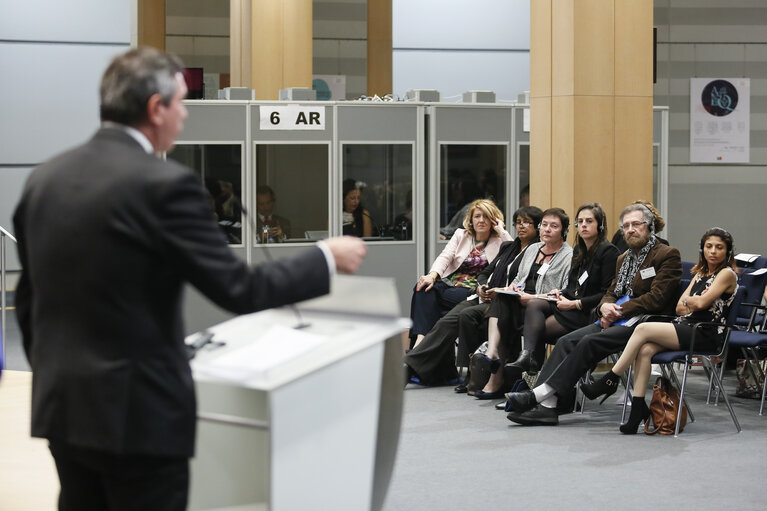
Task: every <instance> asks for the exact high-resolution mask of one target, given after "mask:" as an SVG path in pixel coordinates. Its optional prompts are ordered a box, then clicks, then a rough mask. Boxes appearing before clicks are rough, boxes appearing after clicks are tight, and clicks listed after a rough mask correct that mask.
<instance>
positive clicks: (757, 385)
mask: <svg viewBox="0 0 767 511" xmlns="http://www.w3.org/2000/svg"><path fill="white" fill-rule="evenodd" d="M746 364H748V365H750V366H751V369H749V368H748V365H746ZM756 364H757V363H756V362H754V361H753V360H745V359H743V358H739V359H738V363H737V366H736V367H735V376H737V378H738V387H737V388H736V389H735V395H736V396H738V397H745V398H747V399H761V398H762V393H761V391H760V389H761V388H762V384H763V383H764V370H765V366H766V365H767V359H764V360H760V361H759V367H761V369H762V370H761V371H759V367H757V365H756ZM752 371H753V372H752ZM754 375H756V377H757V380H756V381H755V380H754Z"/></svg>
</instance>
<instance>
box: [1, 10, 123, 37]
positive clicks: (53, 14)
mask: <svg viewBox="0 0 767 511" xmlns="http://www.w3.org/2000/svg"><path fill="white" fill-rule="evenodd" d="M130 5H131V1H130V0H66V1H59V2H52V1H51V0H23V1H21V0H0V13H2V14H1V15H0V39H6V40H19V41H82V42H85V41H87V42H100V43H126V44H127V43H130Z"/></svg>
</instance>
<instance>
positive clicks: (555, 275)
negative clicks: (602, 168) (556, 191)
mask: <svg viewBox="0 0 767 511" xmlns="http://www.w3.org/2000/svg"><path fill="white" fill-rule="evenodd" d="M569 226H570V217H569V216H567V213H565V211H564V210H563V209H561V208H549V209H547V210H546V211H544V212H543V218H542V220H541V223H540V224H539V225H538V234H539V236H540V239H541V241H540V242H538V243H533V244H532V245H530V246H528V247H527V249H526V250H525V251H524V252H523V253H522V254H521V255H520V258H521V259H520V263H519V270H518V272H517V275H516V277H514V280H512V282H511V284H510V285H509V286H508V288H506V289H505V290H502V291H501V292H500V293H499V294H496V296H495V298H493V301H492V302H491V303H490V310H489V311H488V312H487V316H488V325H487V342H488V347H487V352H485V354H484V356H483V355H475V357H477V362H478V363H479V364H484V365H489V370H490V379H489V380H488V382H487V384H486V385H485V387H484V388H483V389H482V390H481V391H477V392H475V393H474V396H475V397H476V398H478V399H495V398H498V397H502V396H503V391H504V389H502V386H503V382H504V378H503V376H502V375H501V374H500V372H499V371H498V369H499V368H500V367H502V366H503V361H504V359H507V358H510V356H512V354H513V356H516V354H515V353H514V350H515V349H518V346H519V326H518V325H519V324H520V323H521V316H522V313H523V309H524V307H525V306H527V305H528V304H529V303H530V302H531V301H533V300H535V299H536V298H538V297H539V296H548V295H547V293H549V294H550V293H551V291H555V290H557V289H562V288H564V287H565V286H566V285H567V277H568V272H569V271H570V262H571V259H572V255H573V249H572V247H571V246H570V245H568V244H567V243H565V241H566V240H567V229H568V227H569ZM504 291H507V292H511V293H513V294H506V293H505V292H504ZM548 297H549V298H551V299H553V297H554V295H551V296H548ZM473 374H476V373H473ZM512 383H513V382H512Z"/></svg>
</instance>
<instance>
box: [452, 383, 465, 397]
mask: <svg viewBox="0 0 767 511" xmlns="http://www.w3.org/2000/svg"><path fill="white" fill-rule="evenodd" d="M453 390H454V391H455V393H456V394H466V393H467V392H468V391H469V388H468V387H467V386H466V384H465V383H461V384H459V385H456V387H455V388H454V389H453Z"/></svg>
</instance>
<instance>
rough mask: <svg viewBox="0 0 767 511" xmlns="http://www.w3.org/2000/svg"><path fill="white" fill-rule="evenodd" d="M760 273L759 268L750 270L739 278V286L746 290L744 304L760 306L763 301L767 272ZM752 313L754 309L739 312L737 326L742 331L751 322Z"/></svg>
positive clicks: (743, 308)
mask: <svg viewBox="0 0 767 511" xmlns="http://www.w3.org/2000/svg"><path fill="white" fill-rule="evenodd" d="M759 271H760V269H759V268H757V269H751V268H749V269H746V270H744V271H743V273H741V274H740V275H739V276H738V284H739V285H740V286H741V287H743V288H745V291H744V293H745V294H744V295H743V303H744V304H759V303H761V301H762V296H763V295H764V287H765V286H767V271H765V272H764V273H760V272H759ZM752 311H753V309H750V308H749V307H742V308H741V309H740V311H739V312H738V318H737V319H736V321H735V326H737V327H738V328H739V329H741V330H742V329H745V328H746V327H747V326H748V325H749V323H750V322H751V316H752V315H753V314H752Z"/></svg>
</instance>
